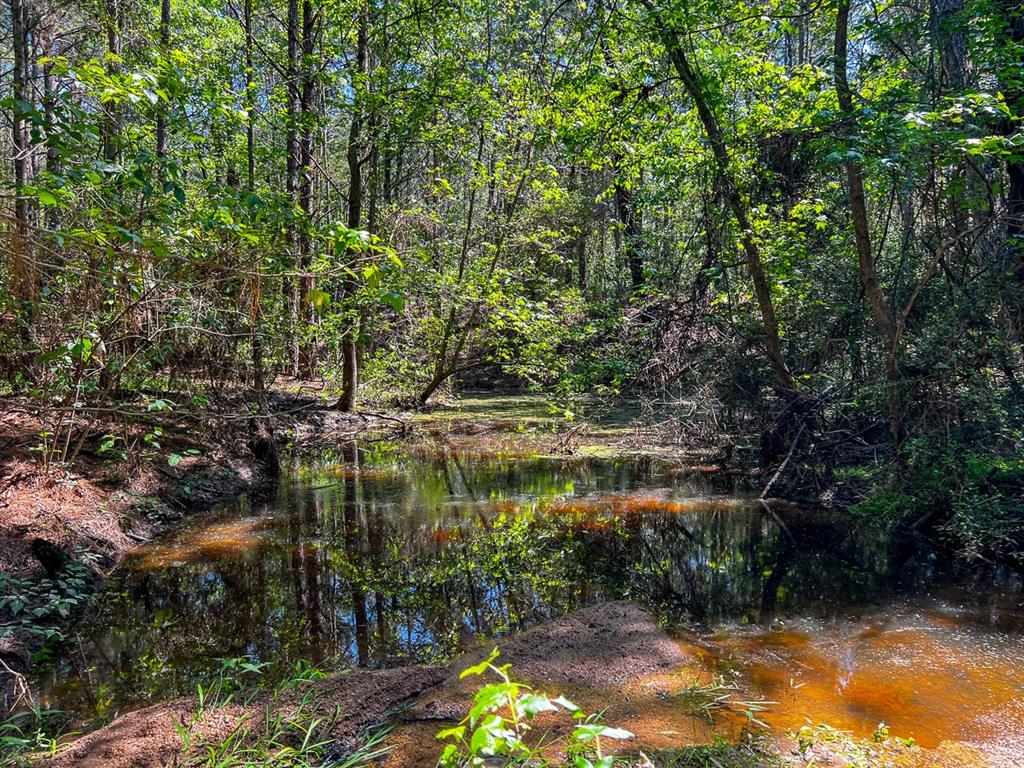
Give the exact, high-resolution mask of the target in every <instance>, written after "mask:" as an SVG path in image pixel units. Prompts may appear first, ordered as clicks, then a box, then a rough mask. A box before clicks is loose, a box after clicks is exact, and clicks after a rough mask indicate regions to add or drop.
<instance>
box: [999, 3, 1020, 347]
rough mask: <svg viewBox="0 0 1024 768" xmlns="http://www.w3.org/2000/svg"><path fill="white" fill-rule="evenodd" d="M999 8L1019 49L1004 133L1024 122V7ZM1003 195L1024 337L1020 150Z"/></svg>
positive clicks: (1008, 78) (1007, 79)
mask: <svg viewBox="0 0 1024 768" xmlns="http://www.w3.org/2000/svg"><path fill="white" fill-rule="evenodd" d="M998 8H999V10H1000V13H1001V15H1002V17H1003V20H1004V21H1005V23H1006V28H1007V33H1008V37H1009V40H1008V41H1007V42H1009V43H1010V44H1011V45H1010V46H1007V49H1010V50H1014V51H1016V54H1015V56H1014V58H1013V60H1011V61H1008V62H1006V63H1005V65H1004V67H1003V72H1002V73H1001V76H1000V85H1001V86H1002V90H1003V94H1004V96H1005V98H1006V103H1007V105H1008V106H1009V107H1010V112H1011V113H1012V115H1013V117H1012V118H1008V119H1006V120H1005V121H1004V124H1003V133H1004V135H1006V136H1012V135H1014V134H1016V133H1017V131H1019V130H1021V126H1022V125H1024V9H1022V8H1021V5H1020V2H1019V0H999V2H998ZM1011 46H1012V48H1011ZM1004 195H1005V198H1006V241H1007V248H1008V251H1009V254H1008V255H1009V257H1010V259H1009V261H1010V277H1011V279H1012V280H1013V284H1014V289H1015V294H1016V297H1015V298H1016V301H1015V305H1016V307H1015V310H1014V314H1015V317H1014V321H1015V324H1016V326H1017V333H1018V334H1020V335H1021V336H1022V337H1024V158H1022V157H1021V155H1020V153H1019V152H1018V153H1015V154H1013V155H1011V156H1010V157H1009V159H1007V161H1006V185H1005V192H1004Z"/></svg>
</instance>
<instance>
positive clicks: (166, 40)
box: [156, 0, 248, 161]
mask: <svg viewBox="0 0 1024 768" xmlns="http://www.w3.org/2000/svg"><path fill="white" fill-rule="evenodd" d="M247 2H248V0H247ZM170 46H171V0H160V55H161V56H166V55H167V53H168V51H169V50H170ZM165 157H167V108H166V106H165V105H164V104H163V103H161V104H160V107H159V109H158V111H157V114H156V158H157V160H161V161H162V160H163V159H164V158H165Z"/></svg>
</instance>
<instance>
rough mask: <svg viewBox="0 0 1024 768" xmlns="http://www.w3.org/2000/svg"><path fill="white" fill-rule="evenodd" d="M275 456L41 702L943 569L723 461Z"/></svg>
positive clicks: (91, 635) (737, 608) (849, 591)
mask: <svg viewBox="0 0 1024 768" xmlns="http://www.w3.org/2000/svg"><path fill="white" fill-rule="evenodd" d="M292 475H293V477H294V480H293V481H292V482H285V483H283V484H282V486H281V487H280V489H279V492H278V494H277V496H276V498H274V499H272V500H268V501H263V502H260V503H258V504H253V503H249V502H247V501H241V502H239V504H238V505H237V506H236V507H234V508H232V509H229V510H225V511H224V512H222V513H221V514H219V515H211V516H207V517H206V518H204V519H202V520H197V521H196V522H195V523H194V524H193V525H192V526H191V527H189V528H188V529H186V530H183V531H181V532H180V533H178V534H176V535H174V536H171V537H168V538H167V539H166V540H163V541H161V542H158V543H155V544H153V545H151V546H148V547H144V548H142V549H141V550H140V551H139V552H138V553H136V554H135V555H134V556H133V557H132V558H130V559H129V561H128V562H126V563H125V565H124V567H122V568H121V569H120V572H119V574H118V576H117V577H116V579H115V580H114V581H113V583H112V585H111V587H110V589H109V590H108V592H107V593H106V594H105V595H104V596H103V599H102V600H100V601H98V603H97V605H96V608H95V610H94V612H93V614H92V615H91V616H90V617H89V618H88V620H87V621H86V622H85V624H84V626H83V627H82V629H81V643H80V645H79V648H78V651H77V652H76V654H75V655H74V656H73V659H72V660H71V661H70V662H69V664H71V665H72V668H71V669H62V670H57V671H55V672H54V674H53V675H52V676H51V679H50V680H49V681H46V685H47V686H48V688H47V690H48V696H49V698H50V700H51V701H54V702H56V703H57V704H58V705H59V706H61V707H62V708H63V709H67V710H75V709H77V710H78V711H79V713H80V714H82V715H90V714H95V713H97V712H104V711H109V710H110V709H112V708H115V707H122V706H125V705H130V704H134V703H139V702H143V701H147V700H153V699H158V698H166V697H170V696H172V695H176V694H178V693H181V692H183V691H187V690H191V689H193V688H194V685H195V684H196V682H197V681H200V680H202V679H204V678H205V677H207V676H208V675H209V674H210V672H211V671H212V670H214V669H215V668H216V667H217V666H218V659H221V658H224V657H232V656H241V655H247V656H250V657H252V658H253V659H255V660H258V661H264V662H267V663H268V664H269V665H270V666H269V667H268V672H267V673H268V674H269V675H275V674H281V673H283V672H285V671H286V670H288V669H290V668H291V667H292V666H293V665H294V663H295V661H296V660H298V659H308V660H312V661H313V662H315V663H319V664H329V665H341V664H347V665H359V666H390V665H400V664H406V663H410V662H431V661H438V660H443V659H447V658H449V657H450V656H451V655H453V654H454V653H456V652H457V651H458V650H459V649H460V647H462V646H464V645H468V644H471V643H472V642H474V640H475V638H476V637H478V636H487V637H490V636H493V635H501V634H503V633H507V632H511V631H514V630H516V629H518V628H521V627H523V626H525V625H529V624H532V623H535V622H537V621H540V620H543V619H544V618H546V617H550V616H553V615H557V614H560V613H562V612H565V611H568V610H571V609H573V608H574V607H577V606H580V605H583V604H588V603H592V602H595V601H600V600H605V599H620V598H629V599H633V600H637V601H640V602H642V603H644V604H646V605H648V606H651V607H653V608H654V609H655V610H657V611H658V612H659V613H660V615H662V616H663V617H664V618H665V619H666V620H669V621H674V622H687V623H694V622H698V623H702V624H704V625H714V624H720V623H721V622H724V621H729V622H738V623H740V624H744V625H746V624H759V625H763V626H770V625H771V623H772V621H773V620H775V619H776V618H777V617H789V616H803V617H807V616H810V617H817V618H819V619H829V618H835V617H839V616H842V617H847V616H849V615H850V613H851V612H856V611H861V610H868V609H869V608H870V607H871V606H872V605H877V604H878V603H879V602H884V601H891V600H892V599H894V598H895V597H896V596H898V595H900V594H903V593H908V592H915V591H919V590H921V589H924V588H926V587H928V588H938V587H939V586H941V585H943V584H945V583H946V582H947V581H950V580H951V579H952V578H953V577H954V576H957V577H959V575H958V574H952V573H949V572H947V571H945V570H944V569H943V568H941V567H939V565H938V563H939V560H938V559H937V558H935V557H934V556H933V555H932V554H931V553H930V552H929V551H928V550H927V549H921V548H919V546H918V545H917V544H915V543H914V542H906V541H900V540H895V539H892V538H889V537H887V536H885V535H883V534H880V533H871V532H870V531H859V530H855V529H853V528H851V527H849V526H847V525H843V524H841V522H840V521H838V520H835V519H831V518H830V516H829V515H827V514H826V513H824V512H822V511H814V512H809V511H802V510H798V509H792V508H789V509H778V508H776V509H769V508H767V507H765V506H764V505H763V504H762V503H760V502H757V501H755V500H753V499H749V498H744V497H743V494H742V493H740V492H738V491H737V489H736V488H735V487H733V485H732V484H731V482H730V481H729V480H728V479H727V478H722V477H709V476H707V475H700V476H691V475H688V474H686V473H681V472H679V471H678V468H676V467H673V466H671V465H669V464H666V463H661V462H657V461H607V460H593V459H591V460H564V461H562V460H552V459H540V458H533V459H531V458H524V457H521V456H520V457H513V456H503V455H496V454H494V453H491V452H487V453H485V454H481V453H480V452H479V451H474V450H473V449H472V445H466V446H460V445H459V444H458V443H451V442H446V443H444V444H442V445H437V444H433V443H428V444H422V445H418V446H415V447H413V448H412V449H411V450H410V449H408V448H404V447H401V446H397V445H392V444H380V443H379V444H374V445H368V446H363V447H358V446H356V445H355V444H349V445H347V446H345V447H344V449H343V450H342V451H340V453H339V454H337V455H325V456H322V457H320V459H318V460H317V461H315V462H306V463H303V464H301V465H296V466H295V467H293V472H292ZM976 594H977V595H982V594H985V591H984V590H976ZM976 613H977V615H975V616H972V617H971V619H970V620H971V621H976V620H978V619H979V618H981V619H982V620H984V617H983V616H981V613H982V612H981V611H980V610H978V611H977V612H976ZM753 637H757V636H756V635H754V636H753ZM753 642H755V644H756V643H758V642H760V641H757V640H755V641H753ZM762 644H763V643H762ZM726 646H727V644H726V645H723V648H722V649H720V653H722V654H725V655H728V652H729V648H728V647H726Z"/></svg>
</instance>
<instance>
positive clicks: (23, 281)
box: [10, 0, 35, 329]
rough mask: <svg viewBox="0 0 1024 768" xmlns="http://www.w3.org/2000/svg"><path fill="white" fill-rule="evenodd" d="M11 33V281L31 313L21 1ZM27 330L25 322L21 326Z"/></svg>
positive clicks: (13, 6)
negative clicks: (12, 68)
mask: <svg viewBox="0 0 1024 768" xmlns="http://www.w3.org/2000/svg"><path fill="white" fill-rule="evenodd" d="M10 11H11V31H12V37H13V49H14V51H13V52H14V70H13V72H12V83H11V95H12V96H13V97H14V100H15V104H14V106H13V107H12V109H11V149H12V154H13V164H14V195H15V197H14V231H13V232H12V243H11V245H12V248H11V253H12V257H13V270H12V271H13V273H14V274H13V278H14V284H15V285H16V286H17V288H16V290H15V295H16V296H17V298H18V299H20V300H21V301H22V302H24V307H25V308H26V309H28V313H29V314H31V311H32V310H31V305H32V304H33V303H34V298H35V268H34V266H33V262H32V253H31V250H32V249H31V245H30V237H31V234H30V230H31V223H30V221H29V216H30V215H31V211H30V209H29V203H28V198H26V197H25V189H24V187H25V185H26V184H27V183H28V181H29V172H30V167H31V146H30V144H29V140H28V134H27V132H26V130H25V121H24V119H23V117H22V111H23V108H22V106H21V103H22V102H28V101H29V100H30V99H31V96H30V94H29V84H28V58H29V56H28V34H27V29H26V15H27V14H26V11H25V5H24V3H23V2H22V0H10ZM23 327H24V328H25V329H27V328H28V324H27V323H26V324H25V325H24V326H23Z"/></svg>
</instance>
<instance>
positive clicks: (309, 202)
mask: <svg viewBox="0 0 1024 768" xmlns="http://www.w3.org/2000/svg"><path fill="white" fill-rule="evenodd" d="M315 50H316V16H315V12H314V10H313V3H312V2H311V0H302V65H301V69H302V73H301V81H302V82H301V90H300V94H299V112H300V115H301V118H300V119H301V121H302V123H301V125H300V127H299V209H300V210H301V211H302V216H303V226H302V229H301V231H300V233H299V271H300V272H301V273H302V277H301V278H300V284H299V307H300V309H301V316H302V324H303V325H304V326H307V327H309V326H312V323H313V321H314V317H313V304H312V303H311V302H310V301H308V300H307V296H308V295H309V292H310V291H311V290H313V276H312V274H311V273H310V265H311V263H312V247H311V243H310V236H309V231H310V230H309V227H310V223H311V221H312V218H313V175H314V174H313V97H314V95H315V89H316V78H315V75H314V73H313V53H314V52H315ZM299 360H300V371H301V375H302V376H303V377H304V378H307V379H310V378H313V376H314V374H315V371H316V348H315V346H314V344H313V343H312V342H310V341H308V340H307V341H306V342H304V343H303V344H302V345H301V348H300V351H299Z"/></svg>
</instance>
